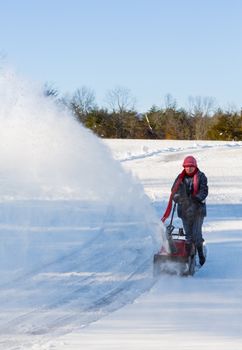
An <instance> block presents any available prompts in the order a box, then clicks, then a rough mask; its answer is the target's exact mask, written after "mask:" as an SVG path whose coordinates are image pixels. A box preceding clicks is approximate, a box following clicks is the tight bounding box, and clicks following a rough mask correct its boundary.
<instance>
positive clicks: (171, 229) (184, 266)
mask: <svg viewBox="0 0 242 350" xmlns="http://www.w3.org/2000/svg"><path fill="white" fill-rule="evenodd" d="M175 209H176V203H175V204H174V206H173V210H172V215H171V220H170V223H169V225H168V226H167V227H166V232H165V234H166V243H167V244H166V246H164V245H162V247H161V249H160V251H159V252H158V253H156V254H155V255H154V260H153V263H154V264H153V274H154V276H158V275H160V274H161V273H163V272H165V273H169V274H176V275H180V276H189V275H190V276H192V275H194V273H195V271H196V270H197V269H198V268H199V267H200V264H199V262H198V255H197V250H196V247H195V244H194V243H191V242H190V241H188V240H187V239H186V236H185V233H184V230H183V227H180V228H176V227H175V226H173V224H172V222H173V217H174V213H175Z"/></svg>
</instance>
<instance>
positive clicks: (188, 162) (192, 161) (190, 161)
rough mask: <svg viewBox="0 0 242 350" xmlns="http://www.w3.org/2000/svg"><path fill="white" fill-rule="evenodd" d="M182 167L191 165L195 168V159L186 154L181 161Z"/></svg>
mask: <svg viewBox="0 0 242 350" xmlns="http://www.w3.org/2000/svg"><path fill="white" fill-rule="evenodd" d="M182 165H183V167H184V168H185V167H189V166H193V167H195V168H197V161H196V159H195V158H194V157H193V156H187V157H186V158H185V159H184V161H183V164H182Z"/></svg>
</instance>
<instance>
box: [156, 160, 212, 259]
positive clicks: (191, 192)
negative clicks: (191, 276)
mask: <svg viewBox="0 0 242 350" xmlns="http://www.w3.org/2000/svg"><path fill="white" fill-rule="evenodd" d="M183 168H184V170H183V171H182V172H181V173H180V174H179V175H178V176H177V178H176V179H175V181H174V184H173V186H172V188H171V195H170V199H169V203H168V206H167V208H166V211H165V213H164V215H163V217H162V219H161V220H162V221H163V222H165V220H166V219H167V217H169V215H170V212H171V208H172V201H174V202H175V203H177V215H178V217H179V218H181V220H182V223H183V228H184V231H185V235H186V239H187V240H188V241H189V242H191V243H192V242H193V243H194V244H195V246H196V248H197V252H198V256H199V263H200V265H203V264H204V263H205V259H206V258H205V256H204V252H203V242H204V239H203V236H202V225H203V220H204V217H205V216H206V214H207V213H206V197H207V195H208V184H207V177H206V175H205V174H204V173H203V172H202V171H200V170H199V169H198V166H197V161H196V159H195V158H194V157H193V156H187V157H186V158H185V159H184V161H183ZM190 246H191V245H190Z"/></svg>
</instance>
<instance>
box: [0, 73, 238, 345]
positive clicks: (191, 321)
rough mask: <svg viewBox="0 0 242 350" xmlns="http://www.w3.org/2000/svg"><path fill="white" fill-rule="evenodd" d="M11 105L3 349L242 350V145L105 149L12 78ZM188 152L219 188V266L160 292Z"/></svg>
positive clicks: (213, 258) (0, 267)
mask: <svg viewBox="0 0 242 350" xmlns="http://www.w3.org/2000/svg"><path fill="white" fill-rule="evenodd" d="M0 95H1V101H2V103H1V106H0V121H1V129H0V140H1V147H0V160H1V170H0V241H1V245H0V277H1V279H0V349H3V350H8V349H12V350H13V349H16V350H17V349H24V350H25V349H32V350H53V349H54V350H64V349H65V350H72V349H84V348H85V349H110V350H111V349H112V350H113V349H123V348H126V349H130V350H131V349H132V350H135V349H137V350H138V349H139V350H140V349H168V350H169V349H172V350H174V349H176V350H178V349H179V350H180V349H184V350H185V349H191V348H196V349H198V350H200V349H204V348H206V349H208V350H216V349H219V350H225V349H226V350H230V349H231V350H239V349H240V350H241V348H242V335H241V332H240V330H241V322H242V268H241V266H242V254H241V252H242V161H241V159H242V143H240V142H229V143H228V142H205V141H201V142H200V141H199V142H194V141H193V142H192V141H163V140H154V141H151V140H104V142H102V141H101V140H98V139H97V138H96V137H95V136H93V135H92V134H91V133H90V132H88V131H87V130H85V129H83V128H82V127H81V126H80V124H78V123H77V122H75V121H74V120H73V119H72V118H71V117H70V116H69V115H68V114H67V113H66V112H65V111H62V110H60V109H59V108H57V107H56V106H55V105H54V104H53V103H52V102H51V101H49V102H47V101H46V99H44V98H43V97H42V96H41V93H40V92H39V90H38V87H35V86H33V85H31V84H30V83H29V82H26V81H25V80H24V79H19V78H18V77H16V76H15V75H13V74H11V73H9V72H6V73H5V74H3V75H1V79H0ZM36 106H37V107H38V108H36ZM188 154H192V155H194V156H195V157H196V158H197V160H198V165H199V167H200V169H201V170H202V171H204V172H205V173H206V175H207V176H208V180H209V197H208V201H207V204H208V217H207V218H206V220H205V223H204V236H205V239H206V242H207V247H208V259H207V263H206V265H205V266H204V267H203V268H202V269H200V270H199V271H198V272H197V274H196V275H195V276H193V277H188V278H182V277H178V276H167V275H164V276H161V277H160V278H159V279H158V280H157V279H154V278H153V277H152V257H153V254H154V252H156V250H157V249H158V248H159V246H160V244H161V239H162V229H163V228H162V225H161V223H160V216H161V215H162V213H163V211H164V209H165V207H166V204H167V200H168V197H169V193H170V187H171V185H172V183H173V180H174V178H175V176H176V175H177V174H178V173H179V172H180V171H181V170H182V167H181V164H182V160H183V158H184V157H185V156H186V155H188ZM176 223H177V224H178V225H179V224H180V222H179V220H178V219H176Z"/></svg>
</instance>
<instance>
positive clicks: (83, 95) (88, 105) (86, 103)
mask: <svg viewBox="0 0 242 350" xmlns="http://www.w3.org/2000/svg"><path fill="white" fill-rule="evenodd" d="M95 100H96V98H95V93H94V91H93V90H92V89H89V88H88V87H86V86H82V87H81V88H80V89H77V90H76V91H75V92H74V94H73V96H72V98H71V101H70V104H71V107H72V108H73V109H74V111H75V113H77V114H79V115H86V114H87V113H88V112H90V111H91V110H92V109H94V108H96V102H95Z"/></svg>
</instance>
